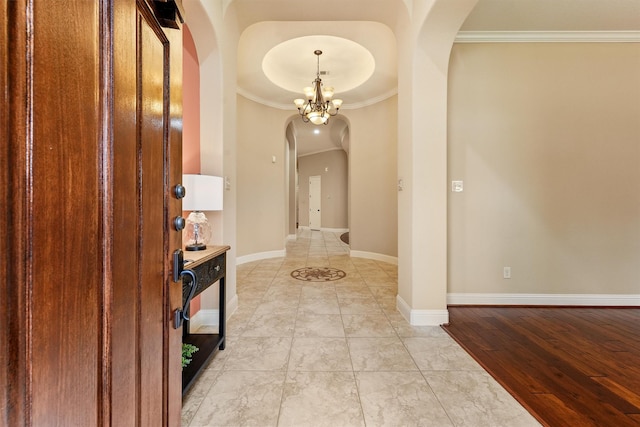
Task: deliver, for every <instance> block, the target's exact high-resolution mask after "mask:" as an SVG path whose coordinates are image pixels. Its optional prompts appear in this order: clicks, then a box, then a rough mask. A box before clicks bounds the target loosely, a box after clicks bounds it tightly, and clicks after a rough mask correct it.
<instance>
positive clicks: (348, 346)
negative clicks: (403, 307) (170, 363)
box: [182, 230, 539, 427]
mask: <svg viewBox="0 0 640 427" xmlns="http://www.w3.org/2000/svg"><path fill="white" fill-rule="evenodd" d="M339 235H340V233H331V232H320V231H309V230H306V231H300V232H299V234H298V238H297V240H296V241H292V242H290V243H289V244H288V245H287V255H286V257H284V258H277V259H269V260H262V261H256V262H252V263H247V264H242V265H239V266H238V268H237V276H238V277H237V292H238V299H239V307H238V310H237V311H236V312H235V313H234V314H233V315H232V316H231V317H230V318H229V321H228V335H227V346H226V349H225V350H224V351H220V352H218V353H217V354H216V356H215V357H214V359H213V360H212V362H211V363H210V364H209V366H208V367H207V368H206V370H205V371H204V373H203V375H202V376H201V377H200V379H199V380H198V381H197V383H196V384H195V385H194V386H193V388H192V389H191V390H190V392H189V393H188V394H187V396H185V399H184V401H183V409H182V425H183V426H193V427H196V426H198V427H200V426H258V427H267V426H296V427H303V426H331V427H347V426H402V427H405V426H437V427H440V426H473V427H476V426H501V427H519V426H523V427H524V426H539V424H538V423H537V422H536V421H535V419H534V418H533V417H532V416H531V415H530V414H529V413H528V412H527V411H526V410H525V409H523V407H522V406H520V405H519V404H518V403H517V402H516V401H515V400H514V399H513V398H512V397H511V395H510V394H509V393H507V392H506V391H505V390H504V389H503V388H502V387H501V386H500V385H499V384H498V383H497V382H496V381H495V380H493V378H491V376H489V374H487V373H486V372H485V371H484V370H483V369H482V368H481V367H480V366H479V365H478V364H477V363H476V362H475V361H474V360H473V359H472V358H471V357H470V356H469V355H467V353H466V352H465V351H464V350H462V349H461V348H460V347H459V346H458V345H457V344H456V343H455V341H453V340H452V339H451V338H450V337H449V336H448V335H447V334H446V332H444V331H443V330H442V329H441V328H440V327H415V326H411V325H409V324H408V323H407V322H406V320H405V319H404V318H403V317H402V316H401V315H400V314H399V313H398V312H397V310H396V308H395V306H396V300H395V296H396V292H397V268H396V266H395V265H392V264H388V263H384V262H379V261H373V260H369V259H362V258H350V257H349V254H348V247H347V246H346V245H345V244H344V243H342V241H341V240H340V239H339ZM305 266H313V267H329V266H330V267H333V268H337V269H340V270H343V271H345V272H346V273H347V275H346V277H344V278H342V279H340V280H337V281H331V282H305V281H300V280H296V279H294V278H292V277H291V271H293V270H295V269H298V268H301V267H305ZM207 328H211V327H204V328H202V329H203V331H204V332H206V329H207Z"/></svg>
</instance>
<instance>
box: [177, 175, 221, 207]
mask: <svg viewBox="0 0 640 427" xmlns="http://www.w3.org/2000/svg"><path fill="white" fill-rule="evenodd" d="M182 185H183V186H184V188H185V190H186V195H185V196H184V199H182V210H184V211H221V210H222V199H223V185H224V184H223V179H222V177H219V176H210V175H192V174H185V175H182Z"/></svg>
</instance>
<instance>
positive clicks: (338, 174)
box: [298, 150, 349, 229]
mask: <svg viewBox="0 0 640 427" xmlns="http://www.w3.org/2000/svg"><path fill="white" fill-rule="evenodd" d="M347 167H348V165H347V153H345V152H344V150H331V151H325V152H322V153H317V154H311V155H308V156H302V157H299V158H298V177H299V182H300V185H299V187H300V188H299V190H298V198H299V205H300V212H299V217H298V222H299V223H300V226H305V227H308V226H309V177H310V176H316V175H317V176H320V191H321V196H322V202H321V214H322V221H321V227H322V228H337V229H346V228H349V223H348V219H347V184H348V182H347V177H348V175H347V172H348V168H347ZM325 169H326V170H325Z"/></svg>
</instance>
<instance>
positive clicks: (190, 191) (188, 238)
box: [182, 174, 223, 251]
mask: <svg viewBox="0 0 640 427" xmlns="http://www.w3.org/2000/svg"><path fill="white" fill-rule="evenodd" d="M182 185H183V186H184V188H185V190H186V195H185V197H184V199H182V210H183V211H191V213H190V214H189V216H188V217H187V225H186V227H185V228H184V233H185V234H184V240H185V249H186V250H188V251H201V250H204V249H207V243H210V242H211V237H212V234H213V233H212V230H211V225H210V224H209V221H208V220H207V216H206V215H205V214H204V211H221V210H222V198H223V197H222V188H223V180H222V177H219V176H210V175H194V174H185V175H182Z"/></svg>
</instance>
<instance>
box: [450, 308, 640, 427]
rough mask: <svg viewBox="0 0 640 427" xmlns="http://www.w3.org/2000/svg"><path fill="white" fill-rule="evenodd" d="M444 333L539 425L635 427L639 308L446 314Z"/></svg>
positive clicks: (639, 418) (639, 387)
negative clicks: (506, 391)
mask: <svg viewBox="0 0 640 427" xmlns="http://www.w3.org/2000/svg"><path fill="white" fill-rule="evenodd" d="M449 318H450V320H449V325H447V326H445V327H444V329H445V330H446V331H447V332H448V333H449V334H450V335H451V336H452V337H453V338H454V339H455V340H456V341H458V343H460V344H461V345H462V346H463V347H464V348H465V349H466V350H467V351H468V352H469V353H470V354H471V355H472V356H473V357H474V358H475V359H476V360H477V361H478V362H479V363H480V364H481V365H482V366H483V367H484V368H485V369H486V370H487V371H489V373H491V375H493V376H494V377H495V378H496V380H498V381H499V382H500V383H501V384H502V385H503V386H504V387H505V388H506V389H507V390H508V391H509V392H511V394H513V395H514V397H516V399H518V400H519V401H520V403H522V405H523V406H525V407H526V408H527V409H528V410H529V412H531V413H532V414H533V415H534V416H535V417H536V418H537V419H538V421H540V422H541V423H542V424H544V425H547V426H552V427H555V426H563V427H564V426H581V427H582V426H598V427H604V426H639V425H640V309H636V308H556V307H553V308H537V307H536V308H529V307H526V308H524V307H469V306H465V307H459V306H450V307H449Z"/></svg>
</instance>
